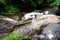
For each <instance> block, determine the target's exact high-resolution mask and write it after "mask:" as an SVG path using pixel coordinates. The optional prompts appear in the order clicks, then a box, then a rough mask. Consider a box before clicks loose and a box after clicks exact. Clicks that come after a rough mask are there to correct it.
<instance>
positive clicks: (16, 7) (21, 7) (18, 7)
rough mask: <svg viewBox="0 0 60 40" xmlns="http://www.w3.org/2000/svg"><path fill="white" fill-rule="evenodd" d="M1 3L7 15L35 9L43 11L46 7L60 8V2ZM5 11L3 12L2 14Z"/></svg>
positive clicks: (10, 0) (8, 0)
mask: <svg viewBox="0 0 60 40" xmlns="http://www.w3.org/2000/svg"><path fill="white" fill-rule="evenodd" d="M0 3H2V4H3V5H4V7H3V8H5V10H4V11H5V12H6V13H7V14H12V13H16V12H20V11H22V12H23V11H24V12H29V11H33V10H35V9H42V8H43V7H45V6H48V7H49V6H53V7H54V6H60V0H0ZM1 6H2V5H1ZM4 11H3V10H2V12H4Z"/></svg>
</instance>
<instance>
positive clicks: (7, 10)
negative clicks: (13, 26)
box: [5, 5, 19, 14]
mask: <svg viewBox="0 0 60 40" xmlns="http://www.w3.org/2000/svg"><path fill="white" fill-rule="evenodd" d="M16 12H19V9H18V8H17V7H15V6H13V5H9V6H6V7H5V14H7V13H8V14H14V13H16Z"/></svg>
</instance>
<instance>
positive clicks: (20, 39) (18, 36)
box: [1, 34, 29, 40]
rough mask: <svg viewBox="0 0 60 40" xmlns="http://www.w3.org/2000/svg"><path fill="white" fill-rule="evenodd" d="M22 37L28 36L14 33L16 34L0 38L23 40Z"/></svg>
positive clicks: (4, 39)
mask: <svg viewBox="0 0 60 40" xmlns="http://www.w3.org/2000/svg"><path fill="white" fill-rule="evenodd" d="M23 39H26V40H28V39H29V37H28V36H23V35H18V34H16V35H9V36H7V37H5V38H3V39H1V40H23Z"/></svg>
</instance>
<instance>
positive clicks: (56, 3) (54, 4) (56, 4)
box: [50, 0, 60, 6]
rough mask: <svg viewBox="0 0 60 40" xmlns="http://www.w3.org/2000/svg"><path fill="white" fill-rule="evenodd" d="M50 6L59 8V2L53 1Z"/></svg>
mask: <svg viewBox="0 0 60 40" xmlns="http://www.w3.org/2000/svg"><path fill="white" fill-rule="evenodd" d="M50 6H60V0H55V1H54V2H53V3H52V4H51V5H50Z"/></svg>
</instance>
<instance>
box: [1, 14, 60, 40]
mask: <svg viewBox="0 0 60 40" xmlns="http://www.w3.org/2000/svg"><path fill="white" fill-rule="evenodd" d="M0 19H2V18H0ZM9 19H10V18H9ZM2 20H3V21H2ZM2 20H1V23H0V37H5V36H7V35H9V34H13V35H14V34H16V33H17V34H23V35H29V36H30V37H31V40H35V38H37V37H38V36H39V35H40V37H41V35H43V34H44V32H45V31H43V30H45V27H46V28H48V29H46V31H47V30H51V29H50V27H51V28H52V29H53V28H54V29H56V28H55V27H54V26H53V27H52V25H50V26H47V25H49V24H51V23H53V24H54V25H55V23H56V24H59V25H60V19H59V18H58V17H57V16H56V15H42V16H40V17H37V18H36V19H33V20H28V21H26V22H23V23H20V22H19V21H17V22H15V21H13V22H15V23H12V22H11V21H8V20H7V21H6V20H4V19H2ZM59 25H58V26H59ZM58 26H56V27H57V29H58V28H60V26H59V27H58ZM42 32H43V33H42ZM53 32H54V31H53ZM48 33H49V32H48ZM46 34H47V33H46ZM56 35H57V34H56ZM59 35H60V34H59ZM44 37H46V36H44ZM40 39H41V38H40ZM46 39H47V38H46Z"/></svg>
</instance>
